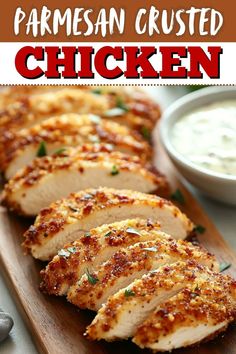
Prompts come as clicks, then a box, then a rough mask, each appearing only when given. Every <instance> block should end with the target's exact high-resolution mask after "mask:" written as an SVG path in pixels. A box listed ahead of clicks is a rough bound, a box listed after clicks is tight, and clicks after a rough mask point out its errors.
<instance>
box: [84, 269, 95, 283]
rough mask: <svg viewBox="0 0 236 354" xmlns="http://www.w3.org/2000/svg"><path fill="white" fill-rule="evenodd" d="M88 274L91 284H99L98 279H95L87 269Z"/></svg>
mask: <svg viewBox="0 0 236 354" xmlns="http://www.w3.org/2000/svg"><path fill="white" fill-rule="evenodd" d="M86 274H87V277H88V281H89V283H90V284H92V285H95V284H96V283H97V282H98V278H96V277H94V276H93V275H92V274H91V273H89V270H88V268H87V269H86Z"/></svg>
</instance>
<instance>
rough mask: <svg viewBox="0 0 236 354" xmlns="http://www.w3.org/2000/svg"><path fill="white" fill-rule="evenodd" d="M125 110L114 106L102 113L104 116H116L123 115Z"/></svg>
mask: <svg viewBox="0 0 236 354" xmlns="http://www.w3.org/2000/svg"><path fill="white" fill-rule="evenodd" d="M125 112H126V111H124V110H123V109H122V108H119V107H115V108H111V109H109V110H108V111H106V112H105V113H104V115H105V116H106V117H117V116H123V114H124V113H125Z"/></svg>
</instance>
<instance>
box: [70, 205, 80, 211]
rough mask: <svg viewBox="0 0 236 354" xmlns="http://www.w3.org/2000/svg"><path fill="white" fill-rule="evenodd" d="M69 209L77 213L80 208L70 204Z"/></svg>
mask: <svg viewBox="0 0 236 354" xmlns="http://www.w3.org/2000/svg"><path fill="white" fill-rule="evenodd" d="M69 209H70V210H71V211H73V212H74V213H77V212H78V211H79V209H76V208H74V207H73V206H71V205H69Z"/></svg>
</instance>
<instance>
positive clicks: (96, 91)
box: [92, 88, 102, 95]
mask: <svg viewBox="0 0 236 354" xmlns="http://www.w3.org/2000/svg"><path fill="white" fill-rule="evenodd" d="M92 93H94V94H95V95H101V94H102V89H99V88H96V89H93V90H92Z"/></svg>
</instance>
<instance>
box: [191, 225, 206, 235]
mask: <svg viewBox="0 0 236 354" xmlns="http://www.w3.org/2000/svg"><path fill="white" fill-rule="evenodd" d="M193 231H195V232H197V233H198V234H204V232H205V231H206V228H205V227H204V226H202V225H196V226H195V227H194V229H193Z"/></svg>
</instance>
